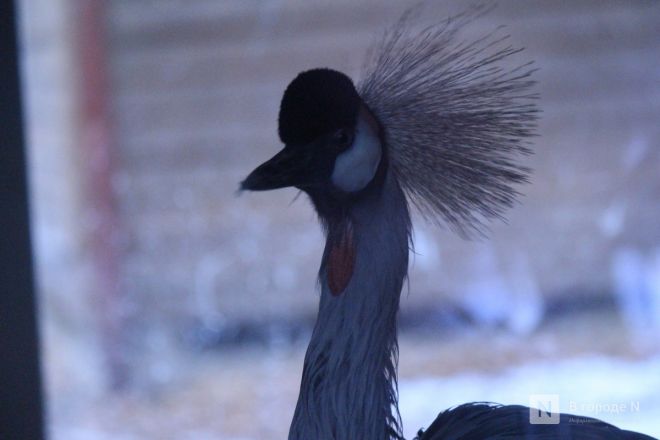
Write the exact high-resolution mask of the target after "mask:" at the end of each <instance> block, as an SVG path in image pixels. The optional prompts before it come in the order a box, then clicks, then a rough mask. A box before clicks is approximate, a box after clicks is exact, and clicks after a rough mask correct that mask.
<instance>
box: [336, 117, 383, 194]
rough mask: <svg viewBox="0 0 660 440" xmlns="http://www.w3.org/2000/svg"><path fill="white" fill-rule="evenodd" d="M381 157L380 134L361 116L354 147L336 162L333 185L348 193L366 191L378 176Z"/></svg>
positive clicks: (356, 129) (341, 155)
mask: <svg viewBox="0 0 660 440" xmlns="http://www.w3.org/2000/svg"><path fill="white" fill-rule="evenodd" d="M381 155H382V150H381V146H380V140H379V139H378V133H377V132H376V131H375V129H374V127H372V126H371V125H370V124H369V123H368V122H367V120H366V119H365V117H364V115H363V114H360V116H359V117H358V122H357V127H356V128H355V138H354V140H353V145H352V146H351V147H350V148H349V149H348V150H346V151H344V152H343V153H341V154H340V155H339V156H337V159H336V160H335V168H334V170H333V171H332V183H333V184H334V185H335V186H336V187H337V188H339V189H341V190H342V191H346V192H355V191H360V190H361V189H364V187H366V186H367V185H368V184H369V182H371V179H373V178H374V176H375V175H376V170H378V164H380V158H381Z"/></svg>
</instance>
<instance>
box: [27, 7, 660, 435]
mask: <svg viewBox="0 0 660 440" xmlns="http://www.w3.org/2000/svg"><path fill="white" fill-rule="evenodd" d="M428 3H429V4H428V7H427V12H426V13H425V14H424V16H425V18H426V19H427V20H430V21H440V20H442V19H444V18H445V17H446V16H447V15H449V14H452V13H456V12H458V11H460V10H461V2H457V1H437V2H431V1H429V2H428ZM410 4H411V3H410V2H407V1H394V0H385V1H375V0H374V1H362V2H353V1H348V0H333V1H303V0H269V1H265V0H264V1H257V0H247V1H246V0H197V1H195V2H188V1H183V0H113V1H110V2H103V1H102V0H23V1H22V2H21V11H20V12H21V14H20V18H21V28H22V29H21V31H22V32H21V35H22V54H23V83H24V87H25V95H24V98H25V100H26V118H27V129H28V140H29V161H30V170H29V171H30V179H31V181H30V184H31V194H32V214H33V234H34V242H35V257H36V262H37V272H38V286H39V301H40V324H41V334H42V345H43V353H44V359H43V360H44V366H43V371H44V375H45V381H46V388H47V389H46V391H47V398H48V400H47V411H48V429H49V434H50V436H51V438H53V439H63V440H64V439H65V440H76V439H143V438H153V439H174V438H176V439H207V438H222V439H265V440H269V439H282V438H286V434H287V432H288V426H289V421H290V418H291V415H292V413H293V409H294V406H295V401H296V398H297V391H298V384H299V379H300V374H301V368H302V360H303V356H304V350H305V346H306V343H307V341H308V339H309V336H310V332H311V326H312V325H313V322H314V319H315V313H316V305H317V301H318V294H317V292H316V290H315V274H316V272H317V269H318V264H319V262H320V258H321V252H322V245H323V237H322V234H321V230H320V228H319V226H318V224H317V221H316V218H315V214H314V213H313V211H312V209H311V207H310V205H309V203H308V202H307V200H305V197H300V198H298V199H296V200H295V201H293V200H294V199H295V197H296V191H294V190H282V191H277V192H272V193H263V194H245V195H243V196H241V197H238V196H237V195H236V194H235V191H236V189H237V185H238V182H239V181H240V180H241V179H242V178H243V177H245V175H246V174H247V173H248V172H249V171H250V170H251V169H252V168H253V167H254V166H255V165H256V164H258V163H260V162H261V161H263V160H264V159H266V158H267V157H270V155H272V154H273V153H274V152H276V151H277V150H278V149H279V148H280V143H279V140H278V138H277V134H276V129H277V127H276V123H277V112H278V108H279V100H280V98H281V94H282V92H283V90H284V88H285V87H286V85H287V84H288V83H289V81H290V80H291V79H292V78H293V77H294V76H295V75H296V74H297V73H298V72H299V71H301V70H304V69H307V68H312V67H319V66H328V67H332V68H335V69H338V70H342V71H344V72H346V73H348V74H350V75H351V76H353V77H354V78H359V73H360V67H361V63H362V59H363V58H364V55H365V52H366V50H367V48H368V47H369V45H370V44H371V43H372V42H374V41H375V40H377V38H378V37H379V35H380V33H381V31H382V29H383V28H384V27H386V26H388V25H390V24H391V23H392V22H393V21H395V20H396V19H397V18H398V17H399V16H400V14H401V13H402V12H403V11H404V10H405V9H406V8H407V7H408V6H410ZM501 24H505V25H507V32H509V33H510V34H511V35H512V41H513V43H514V44H515V45H518V46H525V47H526V48H527V50H526V53H525V57H526V58H525V57H524V58H525V59H534V60H535V61H536V65H537V67H539V69H540V70H539V72H538V74H537V79H538V80H539V91H540V94H541V100H540V106H541V108H542V110H543V114H542V118H541V121H540V129H539V132H540V136H539V137H538V138H536V139H535V152H536V154H535V155H534V156H533V157H531V158H530V159H529V165H530V166H531V167H533V168H534V170H535V171H534V177H533V182H532V184H531V185H528V186H526V187H525V188H523V192H524V193H525V197H524V198H523V199H522V200H521V202H522V203H520V204H519V205H518V206H516V207H515V209H513V210H512V211H511V212H510V215H509V221H508V224H502V223H500V224H494V225H493V227H492V231H491V233H490V237H489V239H482V240H476V241H465V240H461V239H459V238H457V237H455V236H454V235H453V234H452V233H451V232H450V231H448V230H442V229H439V228H437V227H434V226H431V225H428V224H425V223H424V222H423V221H421V219H419V218H417V219H416V221H415V243H416V254H415V255H413V256H412V258H411V276H410V283H409V289H408V290H407V291H404V294H403V299H402V311H401V319H400V323H401V332H400V336H401V341H400V351H401V353H400V376H401V378H400V400H401V413H402V418H403V422H404V428H405V432H406V435H407V436H408V437H413V436H414V434H413V433H414V432H416V430H417V429H419V428H420V427H422V426H427V425H428V424H430V422H431V421H432V420H433V418H434V417H435V415H436V414H437V412H438V411H440V410H441V409H444V408H446V407H449V406H452V405H456V404H459V403H462V402H466V401H472V400H491V401H498V402H501V403H519V404H526V405H527V404H529V398H530V395H532V394H558V395H559V396H560V406H561V409H562V410H563V411H569V410H570V411H571V412H573V413H578V414H582V415H587V416H592V417H598V418H601V419H604V420H606V421H608V422H612V423H616V424H618V425H620V426H622V427H625V428H629V429H637V430H642V431H645V432H646V433H647V434H651V435H655V436H660V421H659V420H660V419H659V418H658V415H659V414H660V227H659V225H660V222H659V221H658V218H659V216H660V172H659V171H660V149H659V148H658V147H659V146H660V124H659V123H658V121H659V119H660V3H659V2H657V1H652V0H634V1H633V0H631V1H612V0H579V1H570V2H568V1H566V2H564V1H551V0H511V1H503V2H500V4H499V6H498V7H497V8H496V9H495V10H494V11H492V12H491V13H489V14H488V15H487V16H486V17H483V18H481V19H479V20H478V21H477V22H475V23H473V24H472V25H471V26H470V28H469V29H467V30H466V32H465V33H464V35H465V38H470V37H474V36H476V35H480V34H482V33H484V32H486V31H488V30H492V29H493V28H495V27H496V26H498V25H501ZM621 405H623V406H621Z"/></svg>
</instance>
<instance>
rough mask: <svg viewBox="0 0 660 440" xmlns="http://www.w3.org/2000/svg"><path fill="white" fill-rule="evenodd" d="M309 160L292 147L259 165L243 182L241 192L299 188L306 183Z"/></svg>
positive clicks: (285, 148)
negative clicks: (288, 187)
mask: <svg viewBox="0 0 660 440" xmlns="http://www.w3.org/2000/svg"><path fill="white" fill-rule="evenodd" d="M306 164H307V160H306V157H305V155H302V154H300V153H299V151H297V149H293V148H290V147H284V149H282V151H280V152H279V153H277V154H276V155H275V156H273V157H272V158H270V159H269V160H268V161H266V162H264V163H262V164H261V165H259V166H258V167H257V168H256V169H255V170H254V171H252V172H251V173H250V175H249V176H247V177H246V178H245V180H243V181H242V182H241V190H250V191H266V190H269V189H277V188H285V187H287V186H299V185H301V184H303V183H304V180H305V178H304V175H305V174H306V168H307V167H306Z"/></svg>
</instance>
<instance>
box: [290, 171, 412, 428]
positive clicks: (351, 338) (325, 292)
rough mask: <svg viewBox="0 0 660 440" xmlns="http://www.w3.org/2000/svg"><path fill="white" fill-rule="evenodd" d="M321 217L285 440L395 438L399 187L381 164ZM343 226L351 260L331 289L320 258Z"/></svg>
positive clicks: (402, 231) (401, 259) (404, 250)
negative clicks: (375, 181) (316, 298)
mask: <svg viewBox="0 0 660 440" xmlns="http://www.w3.org/2000/svg"><path fill="white" fill-rule="evenodd" d="M325 220H326V233H327V242H326V248H325V252H324V255H323V260H322V263H321V269H320V272H319V283H320V286H321V300H320V305H319V312H318V318H317V321H316V325H315V327H314V332H313V334H312V339H311V341H310V343H309V347H308V348H307V354H306V356H305V364H304V368H303V377H302V382H301V385H300V395H299V397H298V404H297V406H296V411H295V414H294V417H293V421H292V423H291V429H290V431H289V439H290V440H294V439H295V440H301V439H305V440H308V439H358V438H360V439H366V440H382V439H387V440H389V439H400V438H402V437H401V422H400V417H399V413H398V408H397V357H398V345H397V333H396V327H397V322H396V321H397V311H398V308H399V297H400V294H401V288H402V286H403V282H404V280H405V277H406V273H407V267H408V244H409V234H410V217H409V214H408V208H407V204H406V200H405V197H404V194H403V192H402V191H401V188H400V187H399V185H398V183H397V182H396V180H395V178H394V176H392V175H391V172H390V171H385V172H384V175H383V176H382V181H381V183H380V184H379V185H378V186H377V187H376V188H374V189H373V190H372V191H369V192H368V194H366V195H364V196H363V197H361V198H360V199H359V201H356V202H354V203H352V204H350V205H349V206H348V208H347V209H346V211H345V212H344V213H343V215H342V218H341V219H337V218H335V219H332V218H330V219H325ZM347 227H348V228H350V229H351V234H352V239H351V240H352V241H351V243H352V246H354V264H353V270H352V274H351V276H350V279H349V281H348V284H347V285H346V286H345V288H344V289H343V290H342V291H341V292H340V293H338V292H336V288H334V289H331V287H330V286H329V282H328V265H329V259H330V258H331V257H330V254H331V248H332V246H333V245H335V244H336V243H335V242H333V240H335V239H336V236H337V234H338V233H339V234H341V231H342V230H344V231H345V230H346V228H347Z"/></svg>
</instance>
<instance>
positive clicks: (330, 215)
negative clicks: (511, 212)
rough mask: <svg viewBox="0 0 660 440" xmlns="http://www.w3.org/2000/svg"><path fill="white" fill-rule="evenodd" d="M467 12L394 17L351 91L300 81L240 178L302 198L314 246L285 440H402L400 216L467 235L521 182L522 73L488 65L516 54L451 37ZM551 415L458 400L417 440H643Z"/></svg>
mask: <svg viewBox="0 0 660 440" xmlns="http://www.w3.org/2000/svg"><path fill="white" fill-rule="evenodd" d="M480 12H483V11H480V10H479V8H477V10H476V11H475V10H473V11H471V12H468V13H464V14H461V15H458V16H455V17H452V18H450V19H447V20H446V21H444V22H442V23H441V24H439V25H435V26H431V27H427V28H425V29H422V30H421V31H414V30H413V27H412V26H411V23H412V17H413V15H414V14H413V13H411V12H407V13H406V14H404V16H403V17H402V19H401V20H400V21H399V22H398V23H397V24H396V25H395V26H394V27H393V28H391V29H390V30H389V31H388V32H386V33H385V35H384V37H383V39H382V40H381V41H380V43H379V44H378V45H377V46H376V47H375V48H374V50H372V52H371V57H370V61H369V62H368V63H367V64H366V71H365V74H364V77H363V79H362V81H360V82H359V83H358V84H357V86H355V85H354V83H353V81H352V80H351V79H350V78H349V77H348V76H346V75H344V74H342V73H340V72H337V71H334V70H331V69H326V68H322V69H314V70H309V71H305V72H302V73H300V74H299V75H298V76H297V77H296V78H295V79H294V80H293V81H292V82H291V83H290V84H289V86H288V87H287V88H286V90H285V92H284V96H283V98H282V102H281V106H280V112H279V137H280V139H281V141H282V142H283V143H284V148H283V149H282V150H281V151H280V152H279V153H277V154H275V156H274V157H272V158H271V159H270V160H268V161H267V162H265V163H263V164H262V165H260V166H259V167H257V168H256V169H255V170H254V171H252V173H250V174H249V175H248V177H247V178H246V179H245V180H243V182H241V189H242V190H252V191H262V190H271V189H276V188H282V187H291V186H292V187H296V188H298V189H300V190H302V191H303V192H305V193H306V194H307V195H308V196H309V198H310V199H311V202H312V204H313V206H314V208H315V209H316V211H317V213H318V216H319V219H320V222H321V225H322V227H323V230H324V232H325V236H326V244H325V250H324V252H323V257H322V259H321V267H320V270H319V275H318V277H319V285H320V290H321V296H320V305H319V310H318V317H317V321H316V325H315V326H314V330H313V333H312V336H311V341H310V343H309V347H308V348H307V352H306V355H305V361H304V368H303V375H302V381H301V384H300V393H299V396H298V403H297V405H296V409H295V413H294V415H293V421H292V422H291V428H290V431H289V439H290V440H312V439H313V440H318V439H321V440H325V439H341V440H356V439H366V440H384V439H388V440H389V439H402V438H403V434H402V427H401V418H400V415H399V411H398V407H397V360H398V345H397V312H398V309H399V298H400V294H401V289H402V286H403V283H404V281H405V279H406V276H407V270H408V252H409V248H410V246H411V220H410V214H409V205H411V204H412V205H414V206H415V207H416V208H418V209H419V210H420V211H421V212H422V213H423V214H424V215H425V217H427V218H429V219H431V220H436V219H441V220H444V222H445V223H446V224H448V225H449V226H450V227H451V228H452V229H453V230H455V231H457V232H459V233H464V234H470V233H471V232H474V231H480V230H481V228H482V227H483V225H485V222H486V221H487V220H489V219H491V218H497V217H501V216H502V215H503V213H504V211H505V210H506V208H508V207H510V206H511V205H512V203H513V202H514V200H515V197H516V194H517V193H516V190H515V185H517V184H520V183H523V182H525V181H526V179H527V175H528V171H527V169H526V168H525V167H523V166H521V165H520V164H519V163H518V159H519V158H520V157H521V156H522V155H525V154H528V153H529V149H528V139H529V137H530V136H532V135H533V134H534V130H535V126H536V122H535V121H536V116H537V108H536V105H535V98H536V96H535V94H534V93H533V92H532V91H531V88H532V86H533V84H534V81H533V79H532V74H533V69H532V66H531V65H530V64H524V65H521V66H519V67H516V68H506V67H503V64H504V63H502V61H503V60H505V59H507V58H509V57H510V56H512V55H514V54H516V53H518V52H519V51H520V50H519V49H515V48H512V47H511V46H509V45H508V43H506V37H499V36H498V35H497V34H498V31H495V32H494V33H491V34H488V35H485V36H484V37H482V38H480V39H477V40H475V41H472V42H462V41H458V40H457V32H458V31H459V30H460V29H461V28H462V27H463V26H464V25H465V24H466V23H468V22H470V21H471V20H472V19H473V18H474V17H475V16H476V15H479V13H480ZM561 417H562V418H561V423H559V424H555V425H532V424H530V423H529V408H527V407H524V406H517V405H516V406H501V405H495V404H490V403H469V404H465V405H461V406H458V407H455V408H453V409H448V410H446V411H444V412H442V413H440V415H439V416H438V417H437V419H436V420H435V421H434V422H433V423H432V424H431V425H430V426H429V427H428V429H426V430H425V431H422V430H420V431H419V434H418V437H417V438H418V439H420V440H440V439H442V440H448V439H456V440H467V439H557V438H561V439H569V438H574V439H624V438H625V439H650V437H648V436H644V435H641V434H635V433H632V432H627V431H623V430H620V429H618V428H616V427H614V426H612V425H609V424H606V423H604V422H600V421H597V420H595V419H586V418H584V417H582V418H580V420H582V421H583V423H581V424H576V423H571V421H570V420H569V416H567V415H562V416H561ZM587 422H588V423H587Z"/></svg>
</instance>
